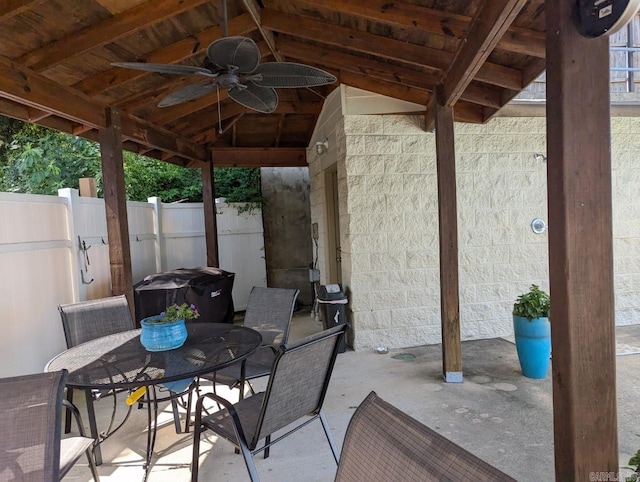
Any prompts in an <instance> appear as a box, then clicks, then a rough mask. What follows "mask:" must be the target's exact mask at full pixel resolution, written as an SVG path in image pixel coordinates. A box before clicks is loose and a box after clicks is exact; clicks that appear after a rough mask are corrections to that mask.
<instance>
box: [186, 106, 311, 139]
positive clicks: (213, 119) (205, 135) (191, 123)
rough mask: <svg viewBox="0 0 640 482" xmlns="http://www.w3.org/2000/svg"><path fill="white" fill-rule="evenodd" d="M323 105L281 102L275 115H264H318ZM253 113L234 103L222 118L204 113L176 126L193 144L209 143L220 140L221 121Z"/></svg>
mask: <svg viewBox="0 0 640 482" xmlns="http://www.w3.org/2000/svg"><path fill="white" fill-rule="evenodd" d="M322 105H323V104H322V102H301V103H299V104H297V105H296V104H295V103H294V102H279V103H278V106H277V107H276V110H275V111H274V112H273V113H271V114H264V115H280V114H318V113H320V112H321V111H322ZM251 113H255V111H252V110H249V109H247V108H246V107H243V106H241V105H240V104H238V103H236V102H233V103H230V104H227V105H225V106H223V107H222V108H221V110H220V116H218V114H217V113H212V115H209V114H208V113H204V114H203V115H202V118H201V119H193V120H192V119H190V118H186V119H184V120H183V121H181V122H180V124H176V127H175V128H176V130H178V131H179V132H182V133H183V135H185V136H187V137H190V138H191V140H192V141H193V142H197V143H207V142H212V141H213V140H215V139H217V138H218V134H219V133H218V130H219V125H218V121H219V120H220V121H224V120H226V119H231V118H233V117H236V116H238V115H240V114H251ZM183 128H184V129H185V130H184V131H183V130H182V129H183Z"/></svg>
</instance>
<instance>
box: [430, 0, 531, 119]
mask: <svg viewBox="0 0 640 482" xmlns="http://www.w3.org/2000/svg"><path fill="white" fill-rule="evenodd" d="M526 3H527V2H526V0H485V2H484V3H483V4H482V5H481V6H480V9H479V10H478V13H477V15H476V16H475V17H474V19H473V21H472V22H471V26H470V28H469V30H468V31H467V35H466V36H465V39H464V40H465V41H464V42H463V43H462V45H461V47H460V49H459V50H458V52H457V53H456V56H455V59H454V60H453V61H452V62H451V67H450V68H449V70H448V71H447V73H446V74H445V75H444V77H443V79H442V83H441V85H440V86H439V87H438V90H437V95H438V104H440V105H443V106H452V105H454V104H455V103H456V101H457V100H458V99H460V97H461V96H462V95H463V93H464V91H465V89H466V88H467V86H468V85H469V84H470V83H471V80H472V79H473V78H474V77H475V76H476V74H477V73H478V71H479V70H480V69H481V68H482V66H483V65H484V62H485V61H486V59H487V57H489V54H490V53H491V51H492V50H493V49H494V47H495V46H496V45H497V43H498V41H499V40H500V38H501V37H502V35H503V34H504V32H505V31H506V30H507V29H508V28H509V26H510V25H511V23H512V22H513V21H514V20H515V18H516V17H517V15H518V13H520V10H522V8H523V7H524V6H525V4H526Z"/></svg>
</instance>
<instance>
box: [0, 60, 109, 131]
mask: <svg viewBox="0 0 640 482" xmlns="http://www.w3.org/2000/svg"><path fill="white" fill-rule="evenodd" d="M0 97H5V98H7V99H10V100H13V101H15V102H18V103H20V104H24V105H27V106H30V107H34V108H36V109H40V110H44V111H47V112H51V113H53V114H57V115H59V116H61V117H65V118H67V119H71V120H74V121H76V122H79V123H87V124H89V125H91V126H92V127H104V126H105V125H106V124H105V122H106V121H105V117H104V115H105V114H104V110H105V106H103V105H99V104H96V103H95V102H93V101H91V100H90V99H89V98H88V97H86V96H80V95H78V94H77V93H76V92H74V91H73V90H72V89H70V88H68V87H65V86H62V85H60V84H58V83H56V82H54V81H53V80H51V79H48V78H46V77H43V76H42V75H40V74H37V73H36V72H33V71H32V70H30V69H27V68H25V67H23V66H21V65H19V64H17V63H16V62H13V61H11V60H9V59H7V58H5V57H0Z"/></svg>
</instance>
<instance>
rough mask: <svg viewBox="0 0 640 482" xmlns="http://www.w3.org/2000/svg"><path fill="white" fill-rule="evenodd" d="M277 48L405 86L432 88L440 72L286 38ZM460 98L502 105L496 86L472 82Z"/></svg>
mask: <svg viewBox="0 0 640 482" xmlns="http://www.w3.org/2000/svg"><path fill="white" fill-rule="evenodd" d="M278 47H279V48H280V52H282V53H283V54H284V55H286V56H287V57H290V58H293V59H296V60H299V61H304V62H306V63H314V62H315V63H318V64H322V65H323V66H329V67H333V68H335V69H340V70H344V71H348V72H353V73H356V74H361V75H366V76H368V77H372V78H375V79H380V80H384V81H387V82H396V83H399V84H404V85H406V86H408V87H416V88H418V89H423V90H428V91H433V89H434V88H435V86H436V85H437V84H438V83H439V82H440V78H441V77H440V76H439V75H436V74H434V73H431V72H425V71H418V70H413V69H410V68H406V67H399V66H390V65H389V64H388V63H386V62H382V61H379V60H374V59H371V58H367V57H361V56H358V55H353V54H346V53H343V52H339V51H337V50H333V49H330V48H328V47H316V46H313V45H309V44H303V43H301V42H294V41H292V40H288V39H281V40H279V42H278ZM461 98H462V99H463V100H467V101H469V102H474V103H477V104H481V105H486V106H487V107H495V108H500V107H502V104H501V99H502V96H501V91H500V90H498V89H495V88H488V87H481V86H479V85H478V84H474V83H471V84H470V85H469V86H468V87H467V89H466V90H465V91H464V92H463V94H462V97H461Z"/></svg>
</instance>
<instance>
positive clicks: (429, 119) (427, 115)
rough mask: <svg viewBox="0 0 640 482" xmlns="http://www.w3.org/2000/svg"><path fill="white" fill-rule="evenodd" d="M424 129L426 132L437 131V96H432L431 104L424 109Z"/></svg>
mask: <svg viewBox="0 0 640 482" xmlns="http://www.w3.org/2000/svg"><path fill="white" fill-rule="evenodd" d="M424 130H425V132H435V130H436V98H435V96H433V97H431V100H430V101H429V105H427V108H426V109H425V111H424Z"/></svg>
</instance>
